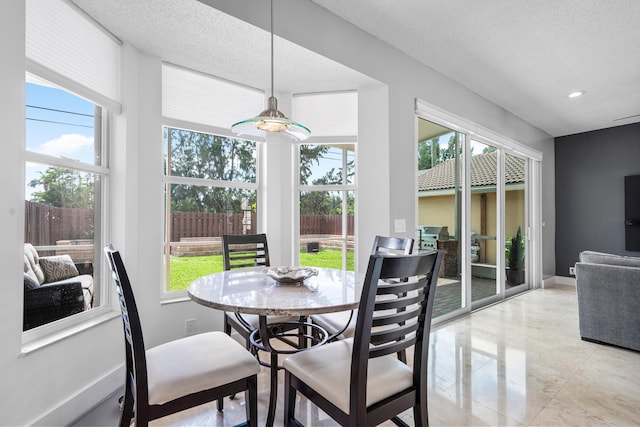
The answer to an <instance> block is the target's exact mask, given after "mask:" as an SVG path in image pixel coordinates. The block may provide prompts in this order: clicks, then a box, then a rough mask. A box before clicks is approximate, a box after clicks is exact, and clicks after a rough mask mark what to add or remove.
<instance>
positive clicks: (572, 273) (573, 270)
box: [569, 267, 576, 276]
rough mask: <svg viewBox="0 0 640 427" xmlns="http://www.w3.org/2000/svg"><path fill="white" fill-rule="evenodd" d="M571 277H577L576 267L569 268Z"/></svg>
mask: <svg viewBox="0 0 640 427" xmlns="http://www.w3.org/2000/svg"><path fill="white" fill-rule="evenodd" d="M569 275H570V276H575V275H576V268H575V267H569Z"/></svg>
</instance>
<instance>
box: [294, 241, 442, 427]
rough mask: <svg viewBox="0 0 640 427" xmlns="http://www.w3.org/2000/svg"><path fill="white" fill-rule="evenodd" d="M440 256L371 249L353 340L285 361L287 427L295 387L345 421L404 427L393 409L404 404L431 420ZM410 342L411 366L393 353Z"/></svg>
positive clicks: (421, 421) (422, 420) (418, 421)
mask: <svg viewBox="0 0 640 427" xmlns="http://www.w3.org/2000/svg"><path fill="white" fill-rule="evenodd" d="M443 254H444V252H443V251H437V252H436V251H433V252H428V253H422V254H416V255H397V256H395V255H371V257H370V258H369V265H368V268H367V273H366V277H365V280H364V288H363V290H362V298H361V300H360V307H359V309H358V320H357V323H356V331H355V335H354V338H352V339H351V338H350V339H346V340H340V341H335V342H332V343H329V344H326V345H324V346H319V347H314V348H311V349H309V350H306V351H303V352H300V353H296V354H293V355H290V356H289V357H288V358H286V359H285V361H284V369H285V379H284V381H285V384H284V390H285V396H284V425H285V426H292V425H295V426H301V425H302V424H301V423H300V422H299V421H298V420H296V419H295V408H296V395H297V392H300V393H302V394H303V395H304V396H305V397H306V398H307V399H309V400H310V401H311V402H313V403H314V404H315V405H316V406H318V407H319V408H320V409H321V410H323V411H324V412H325V413H326V414H328V415H329V416H330V417H331V418H333V419H334V420H335V421H336V422H338V423H339V424H340V425H343V426H346V425H348V426H370V425H377V424H380V423H382V422H384V421H386V420H389V419H391V420H392V421H393V422H394V423H395V424H397V425H400V426H407V424H406V423H405V422H404V421H402V420H401V419H400V418H399V417H398V416H397V415H398V414H400V413H401V412H403V411H405V410H407V409H409V408H413V417H414V423H415V425H416V426H427V425H428V424H429V419H428V410H427V360H428V351H429V331H430V328H431V316H432V312H433V300H434V296H435V289H436V284H437V278H438V271H439V269H440V264H441V262H442V257H443ZM385 295H394V296H395V295H406V296H404V297H400V298H391V299H386V298H380V297H384V296H385ZM390 311H391V312H392V313H393V314H389V312H390ZM411 346H413V367H411V366H409V365H407V364H406V363H405V362H403V361H401V360H399V359H398V358H397V357H396V356H395V354H396V353H398V352H400V351H403V350H407V349H408V348H410V347H411Z"/></svg>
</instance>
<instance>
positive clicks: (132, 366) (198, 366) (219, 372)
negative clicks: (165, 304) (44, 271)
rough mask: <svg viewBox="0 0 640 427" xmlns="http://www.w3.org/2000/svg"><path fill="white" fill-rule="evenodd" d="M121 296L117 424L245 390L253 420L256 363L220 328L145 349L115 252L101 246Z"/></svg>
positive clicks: (141, 420) (249, 420) (149, 418)
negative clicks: (122, 358) (121, 382)
mask: <svg viewBox="0 0 640 427" xmlns="http://www.w3.org/2000/svg"><path fill="white" fill-rule="evenodd" d="M104 252H105V254H106V256H107V259H108V261H109V265H110V267H111V270H112V273H113V278H114V280H115V283H116V288H117V291H118V295H119V298H120V309H121V311H122V323H123V327H124V337H125V355H126V384H125V393H124V402H123V405H122V406H123V408H122V416H121V418H120V426H121V427H124V426H129V425H130V424H131V421H133V420H135V424H136V426H146V425H148V423H149V421H152V420H155V419H157V418H161V417H164V416H166V415H169V414H173V413H176V412H180V411H183V410H185V409H188V408H192V407H194V406H198V405H202V404H204V403H207V402H211V401H215V400H218V399H222V398H223V397H225V396H229V395H231V394H234V393H239V392H242V391H246V392H247V393H246V408H247V424H248V425H249V426H257V425H258V416H257V413H258V405H257V402H258V396H257V394H258V393H257V374H258V372H259V371H260V365H259V364H258V362H257V361H256V359H255V358H254V357H253V355H252V354H251V353H249V352H248V351H247V350H246V349H245V348H243V347H242V345H240V344H239V343H238V342H236V341H235V340H233V339H232V338H230V337H229V336H228V335H226V334H225V333H223V332H209V333H203V334H198V335H193V336H190V337H186V338H181V339H178V340H175V341H171V342H168V343H165V344H161V345H159V346H157V347H153V348H151V349H149V350H146V349H145V346H144V340H143V337H142V327H141V324H140V317H139V315H138V309H137V306H136V302H135V299H134V295H133V290H132V288H131V283H130V282H129V277H128V275H127V272H126V270H125V267H124V263H123V262H122V257H121V256H120V253H119V252H118V251H116V250H114V249H113V248H112V247H111V245H108V246H107V247H105V248H104Z"/></svg>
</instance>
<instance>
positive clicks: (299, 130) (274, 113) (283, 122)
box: [231, 0, 311, 141]
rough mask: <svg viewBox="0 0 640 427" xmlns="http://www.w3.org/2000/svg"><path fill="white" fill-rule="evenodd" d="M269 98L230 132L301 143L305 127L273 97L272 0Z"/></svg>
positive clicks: (307, 133) (308, 134) (305, 131)
mask: <svg viewBox="0 0 640 427" xmlns="http://www.w3.org/2000/svg"><path fill="white" fill-rule="evenodd" d="M270 32H271V96H270V97H269V100H268V108H267V109H266V110H264V111H263V112H261V113H260V114H258V115H257V116H256V117H253V118H250V119H246V120H241V121H239V122H237V123H235V124H234V125H233V126H231V131H232V132H233V133H236V134H238V135H249V136H252V135H253V136H262V135H263V134H264V132H278V133H283V134H286V135H289V136H291V137H293V138H295V139H296V140H298V141H303V140H305V139H307V138H309V136H310V135H311V131H310V130H309V128H307V127H306V126H303V125H301V124H300V123H296V122H294V121H292V120H289V119H288V118H287V117H286V116H285V115H284V114H282V112H280V111H279V110H278V100H277V99H276V97H275V96H273V0H271V29H270Z"/></svg>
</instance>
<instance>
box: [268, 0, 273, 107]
mask: <svg viewBox="0 0 640 427" xmlns="http://www.w3.org/2000/svg"><path fill="white" fill-rule="evenodd" d="M270 16H271V24H270V25H271V28H270V29H269V31H270V32H271V97H273V0H271V13H270Z"/></svg>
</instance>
